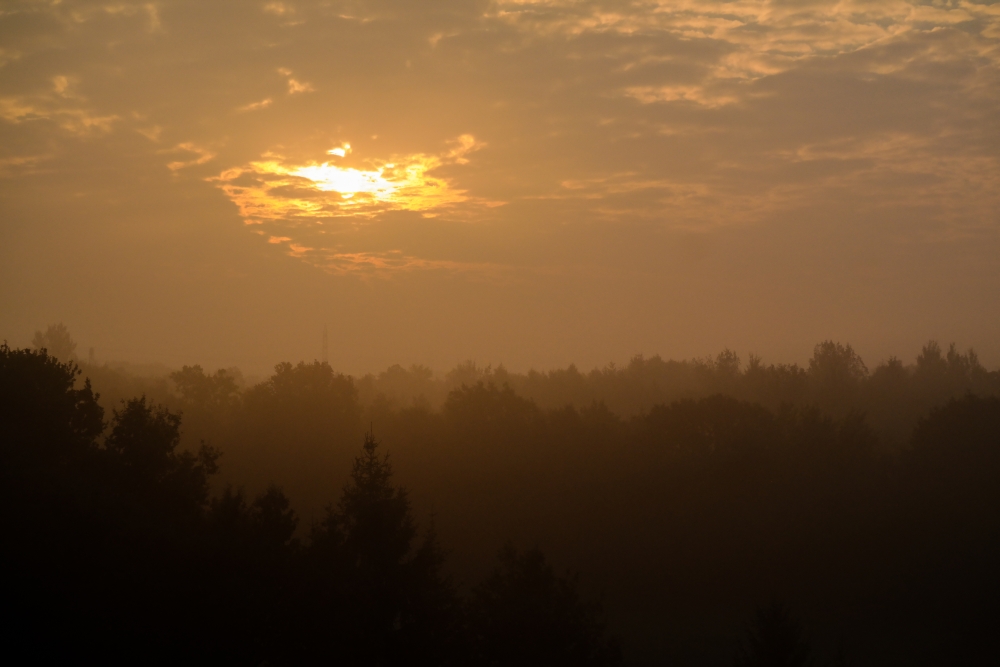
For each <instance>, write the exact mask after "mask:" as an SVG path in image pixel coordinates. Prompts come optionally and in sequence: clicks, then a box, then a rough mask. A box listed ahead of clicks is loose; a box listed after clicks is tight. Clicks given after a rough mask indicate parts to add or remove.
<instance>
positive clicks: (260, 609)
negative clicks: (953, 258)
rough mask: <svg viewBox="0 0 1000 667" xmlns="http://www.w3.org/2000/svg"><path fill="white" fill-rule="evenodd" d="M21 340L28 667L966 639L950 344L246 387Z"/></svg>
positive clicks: (962, 367)
mask: <svg viewBox="0 0 1000 667" xmlns="http://www.w3.org/2000/svg"><path fill="white" fill-rule="evenodd" d="M35 348H36V349H12V348H9V347H7V346H6V345H4V346H3V347H2V348H0V439H2V441H0V446H2V450H0V456H2V457H3V462H2V472H0V474H2V475H3V479H2V480H0V485H2V489H3V491H2V492H3V493H4V494H6V496H7V497H5V498H4V499H3V500H4V502H3V503H2V505H0V506H2V507H3V511H2V512H3V514H2V517H3V521H4V529H5V531H6V534H7V535H8V540H7V543H8V547H7V548H6V549H5V558H6V559H7V562H6V563H5V568H4V571H5V572H7V573H8V577H9V585H8V588H9V590H11V594H10V595H8V596H5V604H7V605H8V610H7V611H8V614H7V616H8V617H9V618H10V617H13V618H16V619H17V621H16V622H15V623H14V624H13V625H10V626H8V627H7V628H6V629H5V632H6V633H7V634H8V645H11V646H13V645H18V644H20V645H21V646H22V647H32V650H33V651H35V652H36V653H37V654H38V655H39V656H40V658H39V659H41V658H42V657H49V656H53V657H61V658H66V657H69V656H79V655H83V654H89V653H91V652H100V653H101V654H104V655H108V656H113V657H121V658H123V659H130V660H133V661H140V662H151V661H154V662H155V661H159V662H164V663H176V662H185V663H190V662H213V663H219V662H225V663H234V664H254V665H259V664H265V663H266V664H275V665H281V664H289V665H291V664H318V663H337V664H358V665H362V664H363V665H394V664H403V663H406V664H440V665H446V664H461V665H612V664H619V663H621V664H627V665H646V664H657V665H659V664H679V665H688V664H691V665H695V664H697V665H732V664H745V665H764V664H768V665H770V664H774V665H777V664H783V665H805V664H816V665H844V664H850V665H876V664H877V665H886V664H966V663H968V662H969V661H971V660H973V659H974V658H977V657H979V656H981V655H982V654H983V652H984V651H993V650H994V649H993V648H992V646H993V644H994V643H995V642H994V641H993V639H992V638H993V635H994V634H995V631H994V629H995V627H996V624H997V621H1000V574H998V572H997V568H996V563H997V562H1000V484H998V482H1000V398H998V397H1000V372H997V371H988V370H986V369H985V368H983V366H982V365H981V364H980V363H979V361H978V359H977V358H976V355H975V353H974V352H972V351H968V352H959V351H958V350H957V349H956V347H955V346H950V347H949V348H948V349H947V351H945V350H943V349H942V348H941V347H940V346H939V345H938V344H936V343H933V342H932V343H929V344H927V345H926V346H925V347H924V348H923V350H921V351H920V353H919V355H917V357H916V359H915V360H914V362H913V363H909V364H904V363H903V362H902V361H900V360H897V359H895V358H893V359H889V360H888V361H886V362H884V363H881V364H879V365H878V366H877V367H875V368H874V369H869V368H868V367H867V366H866V364H865V363H864V362H863V361H862V359H861V358H860V357H859V356H858V355H857V354H855V353H854V351H853V350H852V349H851V347H850V346H849V345H841V344H839V343H835V342H830V341H827V342H823V343H820V344H818V345H817V346H816V348H815V352H814V355H813V357H812V359H811V360H810V361H809V364H808V367H806V368H802V367H799V366H796V365H765V364H764V363H763V362H762V361H761V360H760V359H758V358H756V357H751V358H750V359H748V360H747V361H745V362H744V361H743V360H741V359H740V358H739V357H738V356H737V355H735V354H734V353H732V352H729V351H725V352H723V353H721V354H720V355H718V356H717V357H716V358H715V359H710V360H695V361H680V362H677V361H664V360H662V359H660V358H659V357H653V358H642V357H636V358H635V359H633V360H632V361H631V362H630V363H629V364H628V365H627V366H624V367H615V366H609V367H607V368H604V369H598V370H594V371H591V372H589V373H581V372H579V371H577V370H576V369H575V368H574V367H570V368H568V369H564V370H557V371H552V372H548V373H537V372H531V373H528V374H514V373H509V372H507V371H506V370H505V369H504V368H503V367H499V368H495V369H494V368H490V367H488V368H481V367H477V366H476V365H475V364H471V363H469V364H464V365H461V366H459V367H458V368H456V369H454V370H453V371H451V372H450V373H448V374H447V375H446V376H445V377H442V378H437V377H435V376H434V374H433V373H432V372H431V371H430V370H429V369H426V368H424V367H419V366H413V367H410V368H409V369H405V368H402V367H399V366H394V367H392V368H390V369H388V370H387V371H386V372H384V373H381V374H379V375H377V376H375V375H369V376H365V377H362V378H359V379H355V378H351V377H348V376H345V375H343V374H339V373H337V372H335V371H334V370H333V369H332V368H331V367H330V366H329V365H328V364H325V363H320V362H313V363H298V364H294V365H293V364H291V363H284V364H279V365H278V366H277V367H276V368H275V371H274V373H273V374H272V375H271V376H270V377H267V378H264V379H261V380H260V381H249V382H248V381H246V380H244V378H243V377H242V375H241V374H239V372H238V371H235V370H218V371H214V372H206V371H205V370H204V369H202V368H201V367H199V366H189V367H184V368H182V369H180V370H178V371H175V372H172V373H170V374H169V375H166V374H164V375H161V376H141V375H139V374H136V373H130V372H129V371H128V369H123V368H120V367H119V368H115V367H113V366H111V365H108V364H102V365H99V364H96V363H83V362H74V359H75V354H74V349H73V344H72V340H71V339H70V338H69V336H68V333H67V332H66V331H65V329H64V328H60V327H50V328H49V330H48V331H46V332H45V333H39V335H38V336H37V337H36V340H35ZM46 350H47V351H46ZM48 352H51V354H49V353H48ZM64 362H65V363H64ZM98 394H100V396H98ZM11 612H13V613H11ZM12 642H13V643H12Z"/></svg>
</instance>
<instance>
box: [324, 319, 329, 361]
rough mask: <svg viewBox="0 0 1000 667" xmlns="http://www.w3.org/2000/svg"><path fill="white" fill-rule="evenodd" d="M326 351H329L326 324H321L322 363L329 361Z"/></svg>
mask: <svg viewBox="0 0 1000 667" xmlns="http://www.w3.org/2000/svg"><path fill="white" fill-rule="evenodd" d="M328 351H329V343H328V341H327V333H326V325H325V324H324V325H323V363H324V364H327V363H330V360H329V359H328V358H327V356H328V355H327V353H328Z"/></svg>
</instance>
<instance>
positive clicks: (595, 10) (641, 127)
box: [0, 0, 1000, 374]
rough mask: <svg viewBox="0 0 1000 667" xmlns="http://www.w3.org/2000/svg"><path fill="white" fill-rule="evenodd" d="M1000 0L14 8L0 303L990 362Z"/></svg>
mask: <svg viewBox="0 0 1000 667" xmlns="http://www.w3.org/2000/svg"><path fill="white" fill-rule="evenodd" d="M998 38H1000V5H998V4H995V3H986V2H966V1H962V2H939V1H935V2H904V1H896V0H889V1H886V2H877V3H874V2H871V3H870V2H837V3H825V2H797V3H784V2H751V1H735V2H698V3H695V2H686V1H679V2H651V1H649V2H646V1H635V2H569V1H560V0H551V1H538V2H531V1H527V0H525V1H520V0H506V1H503V0H499V1H494V2H458V1H442V2H434V3H413V2H402V1H399V2H391V1H384V2H336V1H332V2H257V3H247V2H211V3H204V2H172V1H164V2H151V3H126V2H121V3H103V2H78V1H64V2H34V1H20V2H18V1H8V2H5V3H4V5H3V8H2V9H0V197H2V200H0V201H2V203H0V206H2V209H0V211H2V223H0V281H2V284H3V290H2V291H0V332H2V335H3V337H4V338H6V339H7V340H8V341H9V342H10V344H11V345H12V346H26V345H28V344H29V341H30V340H31V336H32V334H33V333H34V331H36V330H38V329H40V328H43V327H44V326H45V325H47V324H49V323H52V322H59V321H62V322H64V323H65V324H66V325H67V326H68V327H69V329H70V330H71V331H72V332H73V336H74V338H75V339H76V340H77V342H78V343H79V344H80V348H81V351H85V350H87V349H88V348H90V347H93V348H94V349H95V350H96V355H97V358H98V359H102V360H108V359H118V360H131V361H137V362H151V361H155V362H160V363H164V364H166V365H168V366H170V367H172V368H177V367H180V366H181V365H183V364H192V363H200V364H203V365H204V366H205V367H206V368H217V367H229V366H234V365H235V366H239V367H241V368H243V369H244V370H245V371H248V372H254V373H258V374H263V373H268V372H270V369H271V368H272V366H273V364H274V363H276V362H279V361H283V360H298V359H306V360H311V359H316V358H320V355H321V332H322V330H323V328H324V327H327V328H328V331H329V340H330V343H329V348H330V349H329V361H330V363H331V365H332V366H333V367H334V368H336V369H338V370H342V371H344V372H349V373H355V374H358V373H364V372H368V371H378V370H380V369H384V368H386V367H387V366H388V365H390V364H393V363H403V364H410V363H422V364H427V365H429V366H431V367H433V368H435V369H439V370H441V371H443V370H446V369H448V368H451V367H453V366H454V365H455V364H456V363H458V362H460V361H462V360H465V359H474V360H477V361H478V362H480V363H494V364H495V363H499V362H502V363H505V364H506V365H507V367H509V368H511V369H514V370H526V369H528V368H532V367H534V368H555V367H562V366H565V365H566V364H569V363H576V364H578V365H580V366H581V367H583V368H591V367H594V366H597V365H602V364H605V363H606V362H608V361H618V362H621V361H625V360H627V359H628V358H629V357H630V356H631V355H633V354H636V353H645V354H647V355H652V354H660V355H663V356H664V357H666V358H689V357H694V356H701V355H707V354H715V353H716V352H718V351H719V350H721V349H723V348H724V347H730V348H732V349H735V350H738V351H739V352H740V354H742V355H744V356H745V355H746V353H748V352H753V353H756V354H759V355H762V356H763V357H764V358H765V360H768V361H774V362H778V361H780V362H797V363H804V362H805V361H806V360H807V359H808V358H809V356H810V355H811V354H812V350H813V346H814V345H815V344H816V343H817V342H819V341H821V340H826V339H832V340H840V341H843V342H850V343H851V344H852V345H853V346H854V349H856V350H857V351H858V352H859V353H860V354H861V356H862V357H864V358H865V359H866V360H867V361H868V363H869V365H870V366H874V365H875V364H876V363H878V362H879V361H880V360H884V359H885V358H887V357H888V356H889V355H892V354H897V355H901V356H903V357H905V358H907V359H910V358H911V357H915V356H916V354H917V353H918V352H919V350H920V349H921V345H923V344H924V343H925V342H926V341H927V340H929V339H936V340H940V341H942V342H944V343H947V342H950V341H957V342H958V343H959V345H960V346H961V348H962V349H966V348H967V347H970V346H971V347H974V348H975V349H976V350H977V351H978V352H979V355H980V358H981V360H982V362H983V363H984V364H985V365H986V366H987V367H995V366H996V365H997V364H998V363H1000V344H998V341H1000V336H998V334H1000V310H998V309H997V307H996V302H997V295H998V293H1000V263H998V262H997V260H996V258H997V257H998V256H1000V243H998V227H1000V214H998V212H1000V164H998V148H1000V143H998V137H1000V124H998V122H997V119H998V118H1000V80H998V71H1000V70H998V63H1000V48H998Z"/></svg>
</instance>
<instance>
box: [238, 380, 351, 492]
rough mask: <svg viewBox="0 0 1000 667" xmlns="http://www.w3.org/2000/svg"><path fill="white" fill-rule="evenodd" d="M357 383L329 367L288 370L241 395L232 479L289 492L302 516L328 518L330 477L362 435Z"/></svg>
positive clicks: (257, 486) (258, 486) (344, 460)
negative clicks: (315, 514)
mask: <svg viewBox="0 0 1000 667" xmlns="http://www.w3.org/2000/svg"><path fill="white" fill-rule="evenodd" d="M360 416H361V412H360V407H359V405H358V392H357V389H356V387H355V386H354V382H353V380H352V379H351V378H350V377H348V376H346V375H343V374H341V373H337V372H335V371H334V370H333V369H332V368H331V367H330V365H329V364H326V363H320V362H314V363H309V364H306V363H299V364H296V365H292V364H290V363H281V364H278V365H277V366H275V369H274V374H273V375H272V376H271V377H269V378H268V379H267V380H265V381H264V382H261V383H260V384H257V385H256V386H254V387H251V388H250V389H248V390H246V391H245V392H243V394H242V404H241V406H240V407H239V409H237V410H236V417H235V419H234V428H233V429H232V433H231V434H230V435H229V436H228V437H230V438H231V442H229V443H227V444H228V446H227V449H226V455H227V459H226V461H227V471H230V473H231V474H233V475H234V476H236V478H237V479H239V480H240V481H241V483H245V484H247V485H248V486H250V487H252V488H253V487H256V488H264V487H265V486H267V485H268V484H270V483H277V484H279V485H280V486H282V487H283V488H285V489H286V490H287V491H288V493H289V494H290V496H291V497H292V499H293V501H294V502H295V504H296V506H297V507H298V508H299V510H300V511H301V512H312V511H316V510H318V511H322V508H323V506H324V505H325V504H326V503H327V502H329V500H330V495H329V493H330V488H329V487H330V476H331V475H332V474H334V471H337V470H338V469H342V466H343V465H344V463H346V462H347V461H349V460H350V458H349V457H350V452H351V451H353V450H354V447H355V444H354V443H356V442H357V438H358V437H359V436H360V435H361V433H362V427H361V418H360Z"/></svg>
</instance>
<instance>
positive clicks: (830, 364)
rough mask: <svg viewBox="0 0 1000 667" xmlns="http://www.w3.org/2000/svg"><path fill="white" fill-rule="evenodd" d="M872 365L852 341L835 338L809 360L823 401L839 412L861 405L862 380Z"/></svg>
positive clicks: (816, 393)
mask: <svg viewBox="0 0 1000 667" xmlns="http://www.w3.org/2000/svg"><path fill="white" fill-rule="evenodd" d="M867 378H868V367H867V366H865V362H864V361H862V360H861V357H860V356H858V354H857V353H856V352H855V351H854V348H852V347H851V346H850V345H841V344H840V343H835V342H833V341H831V340H828V341H824V342H822V343H820V344H818V345H817V346H816V348H815V349H814V350H813V356H812V358H811V359H810V360H809V380H810V383H811V384H812V387H813V392H814V396H815V398H816V400H818V401H819V404H820V405H821V406H822V407H823V408H824V409H826V410H827V411H829V412H831V413H832V414H834V415H836V416H843V415H844V414H846V413H847V412H849V411H850V410H852V409H856V408H857V403H858V394H859V392H860V389H861V385H862V383H863V382H864V381H865V380H866V379H867Z"/></svg>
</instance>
